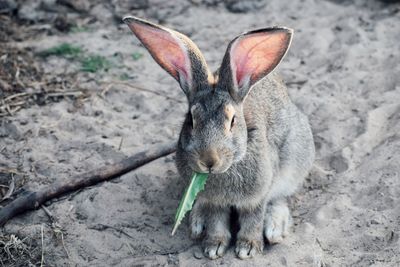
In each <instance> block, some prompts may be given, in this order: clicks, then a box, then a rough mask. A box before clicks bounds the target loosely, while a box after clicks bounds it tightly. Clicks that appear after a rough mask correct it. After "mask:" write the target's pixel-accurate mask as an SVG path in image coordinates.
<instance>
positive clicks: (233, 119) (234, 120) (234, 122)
mask: <svg viewBox="0 0 400 267" xmlns="http://www.w3.org/2000/svg"><path fill="white" fill-rule="evenodd" d="M235 124H236V116H235V115H233V117H232V121H231V130H232V128H233V126H235Z"/></svg>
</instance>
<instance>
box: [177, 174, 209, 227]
mask: <svg viewBox="0 0 400 267" xmlns="http://www.w3.org/2000/svg"><path fill="white" fill-rule="evenodd" d="M207 177H208V173H197V172H194V173H193V174H192V179H191V181H190V184H189V186H188V188H186V191H185V194H184V195H183V198H182V199H181V202H180V203H179V207H178V210H177V211H176V215H175V224H174V229H173V230H172V235H174V234H175V232H176V229H178V226H179V225H180V224H181V222H182V220H183V218H184V217H185V214H186V212H188V211H190V210H191V209H192V206H193V203H194V201H195V199H196V196H197V194H198V193H199V192H200V191H202V190H204V185H205V184H206V181H207Z"/></svg>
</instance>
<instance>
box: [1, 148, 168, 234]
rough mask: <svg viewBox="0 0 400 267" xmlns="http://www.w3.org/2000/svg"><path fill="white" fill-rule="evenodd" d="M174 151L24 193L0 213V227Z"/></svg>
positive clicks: (153, 150) (139, 156)
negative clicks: (26, 213) (70, 194)
mask: <svg viewBox="0 0 400 267" xmlns="http://www.w3.org/2000/svg"><path fill="white" fill-rule="evenodd" d="M175 150H176V143H171V144H167V145H163V146H161V147H154V148H151V149H149V150H147V151H143V152H140V153H137V154H135V155H133V156H130V157H128V158H126V159H124V160H122V161H120V162H117V163H114V164H111V165H108V166H104V167H101V168H99V169H97V170H94V171H89V172H86V173H83V174H80V175H77V176H75V177H72V178H71V179H64V180H61V181H57V182H55V183H54V184H52V185H49V186H47V187H45V188H42V189H40V190H39V191H36V192H26V193H24V194H23V195H22V196H20V197H18V198H16V199H15V200H13V201H12V202H10V203H9V204H8V205H6V206H5V207H4V208H2V209H0V226H3V225H4V224H5V223H6V222H8V221H9V220H10V219H12V218H14V217H15V216H16V215H18V214H21V213H24V212H26V211H28V210H34V209H37V208H39V207H40V206H41V205H42V204H44V203H45V202H46V201H48V200H51V199H53V198H56V197H60V196H62V195H64V194H67V193H70V192H73V191H76V190H78V189H82V188H85V187H88V186H91V185H95V184H98V183H100V182H104V181H109V180H111V179H114V178H116V177H119V176H121V175H122V174H125V173H127V172H129V171H132V170H134V169H137V168H139V167H140V166H143V165H145V164H146V163H149V162H151V161H153V160H156V159H158V158H161V157H164V156H167V155H169V154H171V153H173V152H175Z"/></svg>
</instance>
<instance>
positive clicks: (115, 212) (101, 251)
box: [0, 0, 400, 266]
mask: <svg viewBox="0 0 400 267" xmlns="http://www.w3.org/2000/svg"><path fill="white" fill-rule="evenodd" d="M39 2H41V1H32V3H35V4H36V3H39ZM42 2H51V1H42ZM66 2H69V3H75V5H76V6H74V5H69V6H68V7H66V8H67V11H65V12H67V13H66V14H67V15H66V21H67V22H68V23H72V24H78V25H79V23H81V25H84V26H85V27H87V28H86V29H85V30H82V31H70V30H69V31H68V30H64V29H63V27H61V28H60V29H59V30H52V29H49V27H50V28H52V27H53V26H52V24H49V22H48V21H51V19H49V18H48V17H46V16H49V14H54V13H51V12H50V11H48V9H43V5H41V6H33V7H31V8H33V9H31V10H30V11H29V9H28V11H29V12H26V11H25V12H26V14H25V13H23V12H22V11H21V7H20V8H19V11H18V16H19V17H20V19H21V20H23V19H25V20H28V21H29V20H32V21H33V22H34V23H33V22H32V21H31V22H30V24H29V23H28V24H26V23H25V24H23V26H21V28H20V32H19V34H20V35H22V36H23V37H21V38H19V39H18V38H14V37H12V38H10V39H9V40H7V43H4V42H3V43H2V44H1V45H2V46H3V45H4V46H3V47H5V45H7V47H13V48H16V49H19V50H20V51H33V52H38V51H41V50H43V49H47V48H50V47H53V46H55V45H58V44H60V43H63V42H67V43H72V44H75V45H78V46H80V47H82V48H83V50H84V51H85V53H88V54H89V53H92V54H99V55H102V56H104V57H106V58H107V59H108V60H109V61H110V62H111V67H110V68H109V70H108V71H104V70H103V71H98V72H96V73H85V72H82V71H80V66H79V63H77V62H76V61H74V60H68V59H64V58H62V57H58V56H50V57H47V58H41V57H36V56H34V61H35V62H36V63H37V64H38V65H39V67H40V68H41V70H42V71H43V75H45V76H46V77H50V78H53V79H59V80H61V81H66V85H65V86H64V87H63V89H64V90H72V91H76V90H80V91H83V92H85V95H86V97H84V98H82V99H72V98H65V99H61V100H60V101H57V103H53V102H51V103H48V104H45V105H31V106H30V107H28V108H24V109H22V110H20V111H18V112H16V113H15V114H13V115H12V116H4V117H1V118H0V168H1V169H0V170H2V172H1V173H0V175H1V177H0V178H2V181H4V179H9V180H10V177H11V176H10V175H9V173H7V172H6V171H5V170H7V169H8V170H9V169H14V170H16V171H17V172H18V173H19V174H18V175H16V177H17V178H18V179H19V180H18V181H20V183H21V185H22V184H24V185H23V186H24V188H26V189H29V190H35V189H38V188H41V187H43V186H45V185H47V184H50V183H52V182H54V181H55V180H58V179H68V178H69V177H71V176H73V175H75V174H77V173H81V172H84V171H87V170H91V169H94V168H97V167H100V166H103V165H104V164H106V163H109V162H115V161H118V160H121V159H123V158H124V157H126V156H128V155H131V154H133V153H135V152H137V151H139V150H142V149H144V148H146V147H149V146H151V145H157V144H160V143H165V142H170V141H171V140H176V139H177V135H178V133H179V127H180V124H181V122H182V119H183V114H184V113H185V111H186V108H187V106H186V103H185V97H184V95H183V93H182V92H181V91H180V89H179V87H178V85H177V84H176V83H175V81H174V80H173V79H172V78H171V77H169V76H168V75H167V74H166V73H164V71H162V70H161V68H159V67H158V66H157V65H156V64H155V63H154V62H153V60H152V58H151V57H150V56H149V54H147V53H146V51H145V50H144V48H143V47H141V46H140V45H139V42H138V41H137V40H136V39H135V38H134V37H133V36H132V34H131V33H130V31H129V30H128V28H127V27H126V26H125V25H123V24H122V23H120V20H119V19H120V18H121V16H122V15H125V14H131V15H137V16H141V17H144V18H148V19H150V20H152V21H155V22H161V23H163V24H164V25H166V26H169V27H172V28H175V29H177V30H179V31H181V32H183V33H185V34H187V35H188V36H190V37H191V38H192V39H193V40H194V41H195V42H196V43H197V44H198V46H199V47H200V49H201V50H202V51H203V52H204V55H205V57H206V59H207V61H208V63H209V65H210V66H211V67H212V68H213V69H215V68H216V67H218V64H219V63H220V61H221V59H222V55H223V53H224V51H225V49H226V45H227V43H228V42H229V41H230V40H231V39H233V38H234V37H235V36H236V35H237V34H239V33H241V32H243V31H245V30H250V29H254V28H259V27H264V26H271V25H285V26H288V27H291V28H294V29H295V36H294V40H293V43H292V48H291V50H290V52H289V54H288V55H287V56H286V58H285V60H284V61H283V62H282V64H281V65H280V67H279V68H278V70H277V71H278V72H280V73H281V74H282V76H283V77H284V79H285V80H286V82H287V84H288V89H289V93H290V95H291V97H292V99H293V101H294V102H295V103H296V104H297V105H298V106H299V107H300V108H301V109H302V110H303V111H304V112H305V113H306V114H307V115H308V116H309V118H310V121H311V124H312V129H313V133H314V137H315V145H316V149H317V160H316V163H315V168H314V169H313V171H312V172H311V174H310V176H309V177H307V179H306V181H305V183H304V186H303V188H302V189H301V190H300V191H299V192H298V193H297V194H296V195H295V196H294V197H293V198H292V200H291V208H292V214H293V217H294V227H293V229H292V233H291V235H290V236H289V237H288V238H286V239H285V240H284V242H283V243H282V244H279V245H275V246H267V247H266V248H265V250H264V252H263V254H262V255H259V256H257V257H255V258H254V259H251V260H247V261H241V260H239V259H237V258H236V257H235V256H234V253H233V250H232V249H230V250H229V251H228V253H227V255H226V256H225V257H224V258H222V259H218V260H215V261H210V260H208V259H205V258H202V257H201V253H199V250H200V248H199V246H198V244H195V243H193V241H191V240H190V239H189V238H188V230H187V226H186V224H183V225H182V226H181V227H180V229H179V230H178V232H177V234H176V235H175V236H174V237H171V236H170V232H171V229H172V224H173V217H174V213H175V210H176V207H177V205H178V202H179V199H180V197H181V194H182V190H183V187H184V183H182V182H181V180H180V178H179V177H178V174H177V171H176V169H175V166H174V156H173V155H171V156H168V157H166V158H162V159H159V160H157V161H155V162H153V163H150V164H148V165H147V166H144V167H142V168H140V169H138V170H137V171H134V172H131V173H128V174H126V175H124V176H122V177H120V178H117V179H116V180H114V181H112V182H106V183H103V184H100V185H98V186H93V187H91V188H88V189H84V190H81V191H79V192H77V193H75V194H71V195H68V196H66V197H63V198H61V199H58V200H56V201H54V202H51V203H48V205H46V206H47V209H48V210H49V211H50V212H51V213H52V215H53V216H54V218H56V220H57V223H58V225H57V226H54V224H53V225H52V224H51V221H50V220H49V217H48V216H47V215H46V213H45V212H44V210H43V209H40V210H37V211H33V212H29V213H27V214H25V215H22V216H18V217H17V218H15V219H13V220H11V221H10V222H9V223H7V224H6V225H5V227H4V228H3V229H2V230H1V235H2V240H5V239H7V238H8V237H10V236H11V235H15V236H17V237H18V238H19V239H20V240H23V241H24V242H25V243H26V244H27V246H28V247H29V246H30V247H29V250H30V251H31V255H27V254H26V253H25V255H24V256H18V255H17V256H16V258H15V259H13V260H11V259H7V258H6V254H4V253H2V254H1V255H2V257H3V259H2V262H3V263H5V266H7V265H11V266H27V265H28V263H29V262H30V263H32V264H34V265H40V261H41V260H42V252H43V260H44V263H45V265H46V266H114V265H115V266H159V265H161V266H167V265H168V266H175V265H178V266H216V265H224V266H400V241H399V234H400V177H399V175H400V174H399V173H400V166H399V162H400V153H399V151H400V135H399V133H400V75H399V74H400V64H399V62H400V49H399V48H400V46H399V42H400V5H399V4H391V5H387V4H383V3H381V2H377V1H372V0H370V1H361V0H359V1H346V0H344V1H323V0H321V1H317V0H302V1H289V0H287V1H280V0H272V1H265V2H264V1H252V2H248V3H245V4H243V3H235V1H230V3H231V4H226V5H225V4H224V3H221V1H218V0H215V1H212V0H211V1H200V0H199V1H183V0H182V1H176V2H175V1H174V2H172V1H168V4H166V3H163V2H164V1H150V4H148V6H145V4H146V3H147V1H135V2H136V3H138V5H139V4H140V3H142V4H143V5H144V6H139V7H133V6H129V5H127V4H126V3H127V2H128V1H112V3H113V4H112V5H111V4H110V5H108V4H102V3H101V1H93V4H91V5H89V4H86V5H88V6H85V5H84V4H82V3H85V1H66ZM42 4H43V3H42ZM79 4H81V6H80V5H79ZM71 6H72V8H71ZM64 7H65V6H64ZM79 9H82V10H83V11H82V10H79ZM130 9H131V10H130ZM43 10H44V11H43ZM77 10H78V11H77ZM13 12H14V14H15V12H16V11H13ZM35 12H36V13H35ZM40 12H42V13H40ZM46 12H47V13H46ZM49 12H50V13H49ZM63 12H64V11H63ZM68 12H69V13H68ZM32 14H33V15H32ZM29 15H31V16H36V17H33V18H29ZM24 16H25V17H24ZM26 16H28V17H26ZM41 16H42V17H41ZM32 23H33V24H32ZM68 23H67V24H68ZM27 25H30V26H27ZM32 25H34V26H32ZM67 26H68V25H67ZM38 29H39V30H38ZM3 30H4V29H3ZM34 30H35V31H37V32H38V34H34V35H30V36H29V37H25V36H24V35H23V34H24V33H27V32H28V33H29V32H30V31H34ZM2 53H3V54H4V50H3V52H2ZM132 54H135V55H142V57H140V58H139V59H137V58H135V59H134V57H132ZM0 56H2V55H0ZM0 68H1V66H0ZM123 83H127V84H130V85H132V86H136V87H138V86H139V87H143V88H148V89H152V90H155V91H157V92H159V93H160V94H162V95H156V94H153V93H149V92H143V91H141V90H137V89H134V88H132V87H129V86H127V85H126V84H123ZM60 84H62V82H61V83H57V84H56V85H54V86H57V87H60ZM30 90H41V88H40V85H36V86H32V88H31V89H30ZM3 93H4V92H3ZM167 97H169V98H167ZM9 180H8V181H5V182H4V184H5V185H7V184H8V182H9ZM4 204H5V203H4V202H3V203H1V205H4ZM42 226H43V235H42V231H41V229H42ZM60 231H61V232H62V233H63V235H62V236H63V239H61V234H60ZM62 240H63V241H64V245H63V242H62ZM42 242H43V246H42V245H41V244H42ZM1 246H2V247H1ZM0 248H3V249H4V244H3V245H1V243H0ZM195 256H196V257H195Z"/></svg>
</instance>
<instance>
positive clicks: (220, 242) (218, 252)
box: [203, 236, 230, 260]
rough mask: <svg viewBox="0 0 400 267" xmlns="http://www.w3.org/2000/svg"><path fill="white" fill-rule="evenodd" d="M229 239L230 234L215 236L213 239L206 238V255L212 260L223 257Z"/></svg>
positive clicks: (204, 244)
mask: <svg viewBox="0 0 400 267" xmlns="http://www.w3.org/2000/svg"><path fill="white" fill-rule="evenodd" d="M229 241H230V238H229V236H224V237H218V238H216V237H213V238H212V239H208V240H204V243H203V246H204V255H205V256H206V257H207V258H209V259H211V260H215V259H217V258H220V257H222V256H223V255H224V254H225V252H226V249H227V247H228V245H229Z"/></svg>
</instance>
